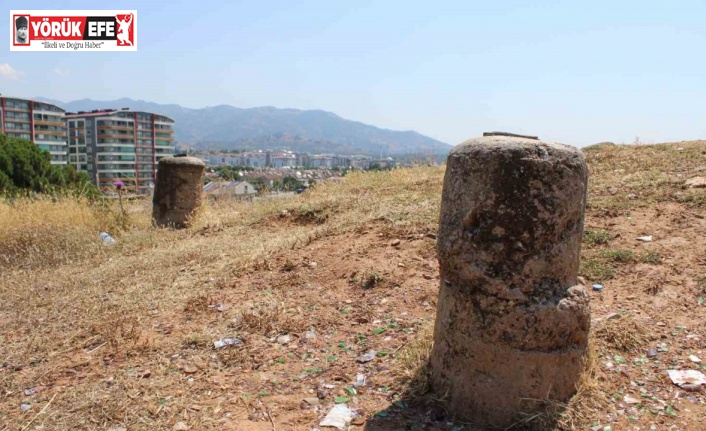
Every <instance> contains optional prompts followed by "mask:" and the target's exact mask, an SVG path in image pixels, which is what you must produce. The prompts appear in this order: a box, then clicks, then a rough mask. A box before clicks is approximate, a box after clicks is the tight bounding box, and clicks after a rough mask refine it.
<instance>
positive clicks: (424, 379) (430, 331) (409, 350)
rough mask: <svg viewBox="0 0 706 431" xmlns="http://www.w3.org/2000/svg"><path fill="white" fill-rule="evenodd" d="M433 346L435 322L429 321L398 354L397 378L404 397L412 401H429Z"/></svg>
mask: <svg viewBox="0 0 706 431" xmlns="http://www.w3.org/2000/svg"><path fill="white" fill-rule="evenodd" d="M433 346H434V324H433V322H427V323H426V324H424V325H422V327H421V328H420V329H419V331H418V332H417V334H416V336H415V338H414V341H413V342H412V343H411V344H410V345H408V346H405V347H404V348H403V349H401V350H400V351H399V352H397V354H396V358H397V363H396V369H395V378H396V381H397V384H398V385H399V386H400V388H401V390H402V391H403V392H404V397H405V398H406V399H409V400H410V401H412V402H426V401H429V391H430V390H431V368H430V365H429V356H430V355H431V349H432V347H433ZM434 401H436V399H435V400H434Z"/></svg>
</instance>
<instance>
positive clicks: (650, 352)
mask: <svg viewBox="0 0 706 431" xmlns="http://www.w3.org/2000/svg"><path fill="white" fill-rule="evenodd" d="M655 356H657V349H650V350H648V351H647V357H648V358H654V357H655Z"/></svg>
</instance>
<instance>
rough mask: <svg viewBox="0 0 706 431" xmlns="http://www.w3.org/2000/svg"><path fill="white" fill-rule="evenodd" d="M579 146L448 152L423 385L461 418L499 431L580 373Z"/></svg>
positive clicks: (583, 345)
mask: <svg viewBox="0 0 706 431" xmlns="http://www.w3.org/2000/svg"><path fill="white" fill-rule="evenodd" d="M587 181H588V169H587V167H586V162H585V160H584V157H583V154H582V153H581V151H580V150H578V149H576V148H573V147H570V146H566V145H561V144H555V143H549V142H542V141H540V140H537V139H536V138H532V137H518V136H514V135H509V136H508V134H492V133H491V134H484V137H482V138H476V139H470V140H468V141H466V142H464V143H462V144H460V145H458V146H456V147H455V148H454V149H453V150H452V151H451V153H450V154H449V156H448V161H447V167H446V174H445V177H444V188H443V194H442V202H441V215H440V223H439V232H438V237H437V238H438V239H437V254H438V259H439V267H440V273H441V274H440V275H441V286H440V291H439V300H438V306H437V316H436V323H435V328H434V347H433V349H432V353H431V368H432V387H433V390H434V391H435V392H436V393H437V394H438V395H440V396H443V397H445V399H446V401H447V403H448V408H449V411H450V412H451V413H452V414H453V415H454V416H455V417H456V418H457V419H460V420H466V421H472V422H475V423H479V424H484V425H490V426H497V427H502V428H505V427H507V426H509V425H512V424H513V423H515V422H516V421H517V420H518V419H520V418H522V417H523V413H531V412H532V411H535V410H536V409H538V408H539V407H540V406H541V404H542V402H543V401H545V400H556V401H566V400H568V399H569V398H571V396H572V395H573V394H574V393H575V391H576V384H577V382H578V380H579V377H580V375H581V373H582V371H583V364H584V355H585V353H586V350H587V346H588V331H589V327H590V309H589V297H588V294H587V293H586V291H585V290H584V288H583V287H582V286H578V285H577V275H578V274H577V273H578V266H579V252H580V248H581V238H582V235H583V222H584V211H585V206H586V190H587Z"/></svg>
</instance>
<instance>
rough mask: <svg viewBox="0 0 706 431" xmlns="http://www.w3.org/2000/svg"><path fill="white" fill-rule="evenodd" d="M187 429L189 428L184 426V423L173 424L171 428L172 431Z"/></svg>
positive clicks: (185, 430)
mask: <svg viewBox="0 0 706 431" xmlns="http://www.w3.org/2000/svg"><path fill="white" fill-rule="evenodd" d="M188 429H189V426H188V425H187V424H186V422H177V423H175V424H174V427H172V430H173V431H187V430H188Z"/></svg>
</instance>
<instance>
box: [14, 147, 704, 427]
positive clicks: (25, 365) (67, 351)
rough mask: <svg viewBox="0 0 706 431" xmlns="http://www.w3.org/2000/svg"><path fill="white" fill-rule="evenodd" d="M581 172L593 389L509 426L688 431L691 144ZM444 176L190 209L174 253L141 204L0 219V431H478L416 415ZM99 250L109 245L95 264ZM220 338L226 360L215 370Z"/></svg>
mask: <svg viewBox="0 0 706 431" xmlns="http://www.w3.org/2000/svg"><path fill="white" fill-rule="evenodd" d="M585 154H586V159H587V161H588V163H589V169H590V172H591V177H590V184H589V206H588V210H587V215H586V223H585V229H586V235H585V239H584V243H583V250H582V253H581V274H582V275H583V276H584V277H586V279H587V280H586V281H587V284H588V285H589V286H590V285H591V284H593V283H601V284H603V285H604V289H603V291H602V292H594V291H591V292H590V295H591V300H592V314H593V323H592V339H593V341H592V346H593V347H592V354H591V357H590V361H589V362H590V364H591V368H590V369H589V370H588V371H587V372H586V374H585V376H584V377H585V378H584V386H582V387H581V390H580V392H579V394H578V395H577V396H576V397H575V398H574V400H572V402H571V403H569V405H568V409H567V410H562V409H558V410H557V407H560V406H556V405H549V406H548V410H547V413H546V414H545V415H539V416H536V417H533V418H528V419H532V420H533V421H535V422H541V421H547V420H549V419H551V418H553V419H555V420H556V421H558V422H557V423H556V424H555V425H554V426H551V427H546V428H545V429H547V430H550V429H551V430H554V429H556V430H562V431H566V430H576V431H578V430H581V431H583V430H587V429H601V430H602V429H607V428H606V427H608V426H610V427H611V428H610V429H612V430H616V431H617V430H634V429H638V427H639V429H641V430H648V429H650V427H651V426H652V425H655V426H656V427H657V428H656V429H671V428H674V429H679V430H682V431H702V430H703V423H704V420H705V419H706V393H704V392H703V391H701V392H686V391H684V390H681V389H680V388H678V387H676V386H674V385H673V384H672V383H671V382H670V381H669V379H668V377H667V376H666V370H667V369H673V368H680V369H701V370H702V371H706V369H704V366H703V365H702V364H696V363H694V362H692V360H690V359H689V358H690V356H692V355H693V356H696V357H698V358H700V359H701V360H705V361H706V349H704V344H703V340H705V339H706V308H705V307H706V305H704V297H705V296H706V266H704V265H706V261H705V260H704V256H706V243H705V242H704V240H703V238H705V237H706V219H705V217H706V189H702V188H688V187H686V186H685V181H686V180H687V179H689V178H692V177H695V176H705V175H706V143H704V142H687V143H678V144H670V145H655V146H644V147H625V146H611V147H596V148H592V149H590V150H587V151H586V152H585ZM443 174H444V170H443V168H414V169H398V170H394V171H391V172H376V173H354V174H350V175H348V176H346V177H345V180H344V181H343V182H342V183H341V184H325V185H324V184H321V185H319V186H318V187H317V188H316V189H312V190H310V191H307V192H306V193H304V194H302V195H298V196H296V197H293V198H291V199H281V200H265V201H259V202H254V203H252V204H248V203H234V202H226V201H220V202H208V203H207V206H206V208H205V210H204V212H203V213H202V214H201V215H200V218H199V220H198V222H197V225H196V226H194V228H192V229H190V230H185V231H179V232H173V231H166V230H155V229H153V228H152V227H151V226H150V222H149V217H150V203H149V202H148V201H144V202H134V203H132V204H131V206H130V207H129V214H128V219H127V222H126V221H125V220H122V219H120V218H117V212H116V208H112V209H105V208H103V207H98V208H94V207H90V206H88V205H86V204H85V203H83V202H76V201H71V200H68V201H50V200H47V201H32V202H29V201H28V202H14V203H13V205H12V206H11V205H7V204H0V219H2V220H4V221H5V223H3V224H0V250H3V251H4V254H3V255H2V256H3V257H4V258H5V260H4V261H3V260H2V259H0V271H2V274H3V277H2V282H0V297H2V298H3V301H1V302H0V328H2V329H0V340H2V343H0V357H2V358H3V361H4V363H3V365H2V368H0V382H2V386H1V387H2V388H3V390H4V392H3V397H0V413H2V414H0V429H4V428H7V429H22V428H23V427H25V426H26V425H27V424H28V423H29V421H30V420H32V419H33V418H34V417H35V416H36V415H37V413H39V412H40V411H42V409H44V408H46V410H44V411H43V413H42V414H40V415H39V416H37V418H36V419H35V420H34V422H33V425H35V426H42V427H44V429H51V430H60V429H74V430H93V429H123V428H126V429H128V430H131V431H132V430H153V429H166V430H171V429H179V428H180V427H182V424H181V423H182V422H183V426H188V427H189V429H192V430H216V429H218V430H224V429H225V430H263V431H264V430H267V431H270V430H272V429H277V430H290V431H291V430H296V431H299V430H302V431H310V430H311V429H312V428H313V427H315V426H317V425H318V424H319V422H320V421H321V419H322V418H323V417H324V415H325V414H326V412H328V411H329V410H330V409H331V408H332V407H333V405H334V404H335V403H336V402H347V403H349V405H350V406H351V407H353V408H355V409H356V411H357V412H358V414H359V415H360V416H361V417H360V419H359V420H358V421H357V422H356V424H358V425H357V427H353V428H352V429H353V430H355V429H361V430H363V429H364V430H366V431H391V430H395V431H396V430H400V431H402V430H410V429H411V430H415V429H416V430H422V429H423V430H437V431H441V430H444V431H450V430H458V429H463V430H467V431H468V430H470V431H480V430H478V429H477V428H474V427H472V426H471V425H468V424H460V423H454V422H453V418H449V417H448V416H447V414H446V413H445V411H444V409H443V408H441V407H440V406H439V404H437V403H435V402H434V399H431V398H425V397H423V396H421V394H422V393H423V392H424V391H425V389H427V386H426V377H427V373H426V368H425V364H426V359H427V355H428V351H429V347H430V344H431V335H430V328H431V325H432V324H433V320H434V317H435V312H436V298H437V293H438V286H439V282H440V280H439V276H438V265H437V262H436V258H435V242H436V240H435V232H436V228H437V223H438V215H439V205H440V197H441V194H440V193H441V186H442V178H443ZM120 220H122V222H121V223H118V222H119V221H120ZM121 226H122V228H121ZM101 230H106V231H108V232H110V233H112V234H113V235H114V236H115V238H116V239H117V244H116V245H114V246H108V247H106V246H102V245H101V244H99V243H98V238H97V232H98V231H101ZM642 235H652V237H653V240H652V241H651V242H640V241H638V240H637V239H636V238H637V237H638V236H642ZM608 317H610V318H608ZM225 337H235V338H238V339H241V340H243V343H242V344H239V345H236V346H232V347H228V348H223V349H214V346H213V343H214V341H217V340H220V339H222V338H225ZM371 349H373V350H375V351H376V352H378V353H377V355H375V356H374V358H373V359H372V360H371V361H370V362H366V363H359V362H358V361H357V359H358V358H359V357H360V356H361V355H363V354H365V353H367V352H369V351H370V350H371ZM650 350H654V351H653V352H651V351H650ZM648 352H649V355H648ZM358 374H363V375H364V376H365V382H364V383H362V384H361V385H359V386H356V385H354V383H355V382H356V380H357V375H358ZM22 403H25V404H28V405H29V406H30V409H29V410H28V411H22V409H20V405H21V404H22ZM177 425H178V426H177ZM175 426H176V428H175ZM523 427H524V425H522V427H520V428H518V429H523ZM596 427H598V428H596Z"/></svg>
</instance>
